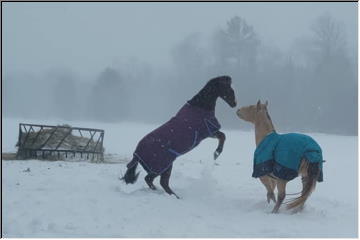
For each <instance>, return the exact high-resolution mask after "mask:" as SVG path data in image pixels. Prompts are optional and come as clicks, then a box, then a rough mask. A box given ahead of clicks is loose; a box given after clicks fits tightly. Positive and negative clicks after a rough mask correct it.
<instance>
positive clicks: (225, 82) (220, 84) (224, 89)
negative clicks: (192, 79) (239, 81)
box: [210, 76, 236, 108]
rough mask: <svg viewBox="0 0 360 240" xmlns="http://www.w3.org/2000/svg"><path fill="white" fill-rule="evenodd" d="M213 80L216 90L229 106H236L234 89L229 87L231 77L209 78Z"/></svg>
mask: <svg viewBox="0 0 360 240" xmlns="http://www.w3.org/2000/svg"><path fill="white" fill-rule="evenodd" d="M210 81H213V82H214V85H215V88H216V92H217V94H218V96H219V97H221V98H222V99H223V100H224V101H225V102H226V103H227V104H229V106H230V107H232V108H233V107H235V106H236V98H235V92H234V89H233V88H232V87H231V77H229V76H220V77H216V78H213V79H211V80H210Z"/></svg>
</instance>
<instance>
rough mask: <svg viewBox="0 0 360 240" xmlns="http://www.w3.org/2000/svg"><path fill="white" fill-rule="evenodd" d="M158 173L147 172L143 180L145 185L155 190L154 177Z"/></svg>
mask: <svg viewBox="0 0 360 240" xmlns="http://www.w3.org/2000/svg"><path fill="white" fill-rule="evenodd" d="M157 176H158V175H156V174H154V173H149V174H148V175H146V177H145V182H146V183H147V185H148V186H149V188H151V189H152V190H156V187H155V185H154V184H153V181H154V179H155V178H156V177H157Z"/></svg>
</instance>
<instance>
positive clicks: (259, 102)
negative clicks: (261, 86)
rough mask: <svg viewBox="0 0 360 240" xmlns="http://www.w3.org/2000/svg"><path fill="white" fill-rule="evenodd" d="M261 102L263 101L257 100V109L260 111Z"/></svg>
mask: <svg viewBox="0 0 360 240" xmlns="http://www.w3.org/2000/svg"><path fill="white" fill-rule="evenodd" d="M260 104H261V101H260V100H259V101H258V102H257V104H256V110H257V111H259V110H260V108H261V106H260Z"/></svg>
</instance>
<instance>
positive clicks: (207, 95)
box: [188, 86, 218, 111]
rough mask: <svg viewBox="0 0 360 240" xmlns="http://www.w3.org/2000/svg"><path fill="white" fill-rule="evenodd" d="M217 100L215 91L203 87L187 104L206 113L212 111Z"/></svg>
mask: <svg viewBox="0 0 360 240" xmlns="http://www.w3.org/2000/svg"><path fill="white" fill-rule="evenodd" d="M217 98H218V95H217V94H216V91H215V90H214V89H210V88H207V87H206V86H205V87H204V88H203V89H201V90H200V92H199V93H198V94H196V95H195V96H194V97H193V98H192V99H191V100H189V101H188V103H189V104H191V105H192V106H197V107H200V108H202V109H205V110H208V111H214V110H215V105H216V100H217Z"/></svg>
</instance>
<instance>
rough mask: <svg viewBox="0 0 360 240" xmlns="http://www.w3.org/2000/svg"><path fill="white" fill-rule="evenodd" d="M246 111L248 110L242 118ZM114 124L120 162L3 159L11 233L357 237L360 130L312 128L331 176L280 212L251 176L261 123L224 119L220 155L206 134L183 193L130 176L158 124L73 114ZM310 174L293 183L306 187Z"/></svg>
mask: <svg viewBox="0 0 360 240" xmlns="http://www.w3.org/2000/svg"><path fill="white" fill-rule="evenodd" d="M239 121H240V120H239ZM19 122H25V123H42V124H63V123H64V122H63V121H55V120H52V121H51V120H49V121H46V122H40V121H35V120H24V119H9V118H5V119H3V123H2V127H3V128H2V129H3V136H2V140H3V141H2V148H3V151H4V152H6V151H15V150H16V149H15V144H16V141H17V135H18V123H19ZM66 123H67V124H70V125H71V126H78V127H92V128H100V129H104V130H105V138H104V146H105V149H106V152H107V153H113V154H115V155H113V156H118V158H119V161H118V163H112V164H109V163H102V164H99V163H90V162H85V161H84V162H65V161H40V160H16V161H15V160H14V161H5V160H3V161H2V166H3V170H2V173H3V206H2V207H3V208H2V209H3V234H4V237H224V238H225V237H357V234H358V233H357V226H358V219H357V213H358V207H357V196H358V192H357V191H358V190H357V189H358V186H357V169H358V166H357V164H358V163H357V156H358V153H357V141H358V139H357V137H353V136H337V135H327V134H318V133H311V134H310V135H311V136H312V137H314V138H315V139H316V140H317V141H318V142H319V144H320V145H321V146H322V148H323V152H324V153H323V155H324V159H325V160H326V163H325V164H324V182H323V183H319V184H318V185H317V188H316V190H315V192H314V193H313V194H312V195H311V196H310V198H309V199H308V201H307V202H306V207H305V209H304V211H303V212H301V213H297V214H291V213H290V212H288V211H286V210H285V209H281V210H280V213H279V214H271V213H270V212H271V210H272V207H273V203H271V204H267V202H266V191H265V188H264V186H263V185H262V184H261V183H260V181H259V180H258V179H254V178H252V177H251V173H252V154H253V151H254V148H255V140H254V132H252V131H250V132H246V131H235V130H227V129H224V132H225V134H226V136H227V139H226V142H225V146H224V151H223V153H222V154H221V155H220V156H219V158H218V159H217V160H216V162H217V163H218V164H219V165H215V164H214V160H213V159H212V158H213V152H214V151H215V149H216V146H217V141H216V140H214V139H206V140H204V141H203V142H202V143H201V144H200V145H199V146H198V147H197V148H196V149H194V150H193V151H191V152H190V153H188V154H186V155H184V156H181V157H179V158H178V159H177V160H176V161H175V163H174V167H173V172H172V176H171V178H170V186H171V187H172V189H173V190H174V191H175V192H176V193H177V194H178V195H179V196H180V197H181V199H180V200H178V199H176V198H175V197H173V196H169V195H167V194H166V193H165V192H164V191H163V190H162V188H161V187H160V185H159V179H156V180H155V184H156V186H158V190H156V191H152V190H150V189H148V187H147V186H146V184H145V182H144V181H143V177H144V176H145V172H144V170H142V168H141V167H139V168H138V170H141V174H140V177H139V180H138V181H137V182H136V183H135V184H134V185H125V184H124V183H123V182H121V181H120V180H119V179H118V178H119V177H120V176H121V175H122V174H123V173H124V172H125V170H126V167H125V165H126V161H125V162H124V161H120V160H121V159H120V158H125V159H130V158H131V156H132V152H133V150H134V149H135V147H136V144H137V142H138V141H139V140H140V138H141V137H143V136H144V135H145V134H147V133H148V132H149V131H151V130H153V129H154V128H155V127H157V126H155V125H148V124H136V123H118V124H112V123H91V122H66ZM300 189H301V183H300V179H299V178H297V179H295V180H294V181H291V182H290V183H289V184H288V186H287V191H288V193H295V192H299V191H300Z"/></svg>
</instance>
